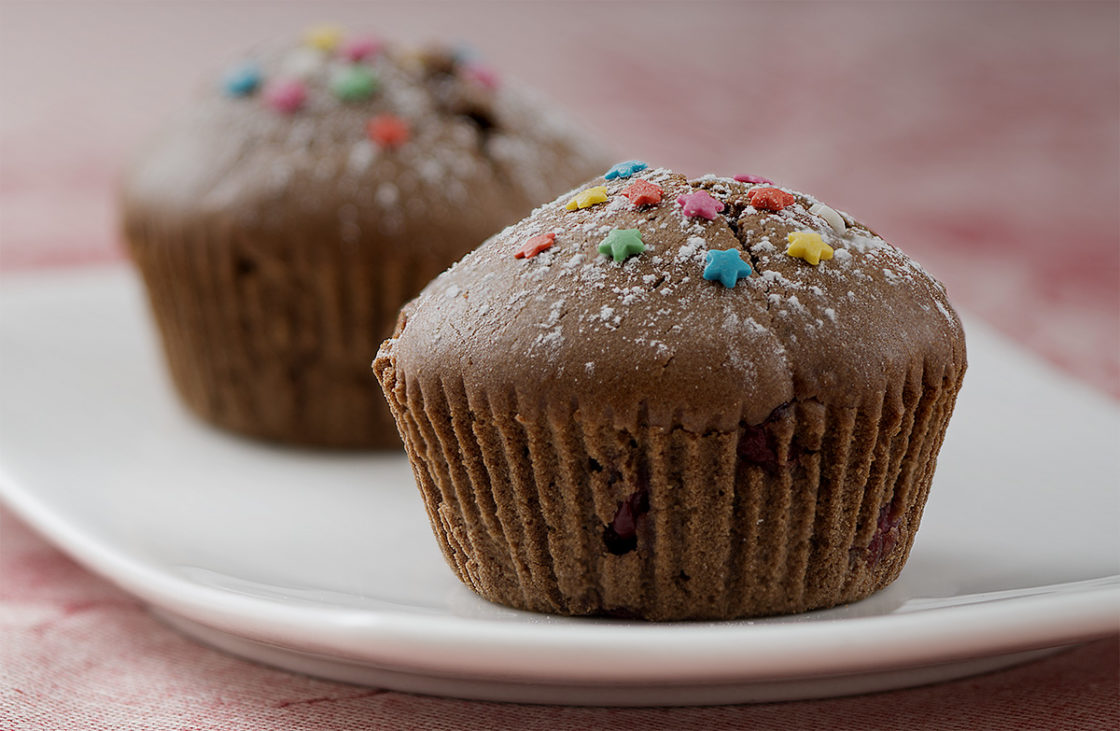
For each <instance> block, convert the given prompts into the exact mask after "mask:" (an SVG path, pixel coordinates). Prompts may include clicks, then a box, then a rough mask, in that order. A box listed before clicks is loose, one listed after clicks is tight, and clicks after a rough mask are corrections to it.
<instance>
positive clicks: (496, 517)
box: [375, 351, 960, 620]
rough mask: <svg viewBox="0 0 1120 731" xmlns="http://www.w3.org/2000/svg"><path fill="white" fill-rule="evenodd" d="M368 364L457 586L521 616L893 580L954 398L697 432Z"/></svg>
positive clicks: (672, 610)
mask: <svg viewBox="0 0 1120 731" xmlns="http://www.w3.org/2000/svg"><path fill="white" fill-rule="evenodd" d="M375 369H376V370H377V372H378V377H379V378H380V380H381V381H382V384H383V386H384V388H385V391H386V394H387V396H388V398H389V402H390V405H391V408H392V410H393V412H394V414H395V416H396V418H397V423H398V427H399V428H400V430H401V435H402V437H403V438H404V441H405V445H406V448H407V450H408V454H409V457H410V459H411V461H412V466H413V471H414V473H415V476H416V480H417V483H418V485H419V488H420V492H421V493H422V495H423V497H424V501H425V504H426V506H427V510H428V515H429V517H430V518H431V521H432V526H433V529H434V531H435V534H436V537H437V539H438V541H439V543H440V546H441V548H442V549H443V553H444V555H445V557H446V558H447V561H448V563H449V564H450V565H451V567H452V568H453V569H454V571H455V573H456V574H457V575H458V576H459V578H460V579H461V580H462V581H463V582H464V583H466V584H467V585H468V586H470V587H472V588H473V589H474V590H475V591H477V592H478V593H479V594H480V595H482V596H483V597H485V598H487V599H490V600H492V601H495V602H498V603H500V604H505V605H508V606H511V607H516V608H520V609H527V610H532V611H539V612H549V613H557V614H571V615H612V616H623V617H640V618H645V619H651V620H683V619H731V618H740V617H752V616H763V615H772V614H785V613H793V612H803V611H807V610H810V609H816V608H823V607H829V606H834V605H837V604H842V603H846V602H851V601H855V600H858V599H862V598H864V597H866V596H868V595H869V594H871V593H873V592H874V591H877V590H878V589H881V588H882V587H884V586H886V585H887V584H889V583H890V582H891V581H893V580H894V579H895V578H896V577H897V576H898V573H899V572H900V571H901V570H902V567H903V565H904V564H905V562H906V558H907V556H908V555H909V551H910V547H911V545H912V542H913V538H914V533H915V531H916V530H917V528H918V524H919V522H920V520H921V514H922V508H923V506H924V505H925V501H926V496H927V494H928V491H929V485H930V481H931V479H932V477H933V471H934V465H935V462H936V457H937V453H938V450H939V449H940V446H941V441H942V438H943V436H944V432H945V427H946V425H947V423H948V420H949V416H950V414H951V412H952V408H953V404H954V402H955V399H956V394H957V391H958V389H959V386H960V378H959V375H958V374H954V375H953V376H952V379H953V380H949V379H947V378H943V374H942V373H940V372H938V373H935V374H934V373H925V372H924V371H923V368H922V367H921V366H920V365H918V366H915V367H914V368H912V369H911V370H910V372H909V373H908V374H907V376H906V377H905V379H904V382H902V383H899V384H896V385H895V386H894V387H892V388H888V389H887V391H886V393H884V394H883V396H882V398H880V399H876V400H874V401H871V402H869V403H866V404H864V405H862V406H860V407H858V408H842V407H829V406H826V405H824V404H821V403H819V402H817V401H814V400H805V401H800V402H793V403H790V404H785V405H783V406H781V407H779V408H777V409H775V410H774V412H773V413H772V414H771V415H770V417H769V418H768V419H767V420H766V422H764V423H763V424H759V425H745V424H743V425H741V426H740V427H739V429H738V430H736V431H734V432H729V433H721V432H715V433H705V434H697V433H692V432H688V431H686V430H684V429H683V428H671V429H666V428H660V427H654V426H643V424H645V423H647V420H645V419H644V418H643V414H642V413H637V414H632V415H626V418H624V419H621V420H619V419H615V418H612V417H613V416H617V415H612V414H608V413H605V412H599V411H596V410H594V409H593V408H592V407H589V406H586V405H582V406H581V405H578V404H547V403H546V404H541V403H540V402H539V398H540V397H539V396H536V395H534V396H529V395H526V394H521V395H520V396H519V395H518V394H515V393H512V392H510V393H484V392H479V391H472V390H470V389H468V388H466V387H465V386H464V384H463V383H462V382H461V381H458V380H455V379H451V378H447V379H444V380H440V379H439V378H436V377H431V376H430V375H428V374H425V376H424V377H421V378H408V377H406V376H405V374H401V373H397V372H396V370H395V366H394V364H393V363H392V357H391V356H389V355H386V353H385V351H383V352H382V354H381V356H380V357H379V358H378V360H377V361H376V363H375ZM639 411H640V410H639ZM619 423H634V424H637V425H638V426H637V428H636V429H629V428H618V427H617V426H616V425H617V424H619Z"/></svg>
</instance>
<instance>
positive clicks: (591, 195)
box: [564, 185, 607, 211]
mask: <svg viewBox="0 0 1120 731" xmlns="http://www.w3.org/2000/svg"><path fill="white" fill-rule="evenodd" d="M606 202H607V187H606V186H605V185H596V186H595V187H594V188H588V189H587V190H581V191H580V192H579V193H577V194H576V197H575V198H572V199H571V200H570V201H568V205H566V206H564V207H565V208H567V209H568V210H569V211H574V210H576V209H577V208H590V207H591V206H593V205H595V204H596V203H606Z"/></svg>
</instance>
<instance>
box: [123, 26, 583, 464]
mask: <svg viewBox="0 0 1120 731" xmlns="http://www.w3.org/2000/svg"><path fill="white" fill-rule="evenodd" d="M562 117H563V115H562V114H560V113H558V112H557V110H556V109H555V107H552V106H548V105H546V104H545V103H543V102H542V101H540V100H538V99H535V98H533V97H532V96H531V95H529V94H528V93H527V92H525V91H523V90H519V89H517V88H513V87H512V86H511V85H509V84H506V83H502V82H500V81H499V80H498V78H497V77H496V75H495V74H494V73H493V72H492V71H491V70H490V69H488V68H487V67H485V66H483V65H480V64H478V63H476V62H474V61H472V60H469V59H465V58H464V57H463V56H462V55H461V54H456V53H453V52H452V51H450V50H448V49H442V48H434V49H427V50H408V49H397V48H395V47H393V46H389V45H386V44H383V43H382V42H380V41H379V40H378V39H376V38H374V37H371V36H363V35H351V34H348V33H345V32H342V31H341V30H339V29H336V28H332V27H322V28H316V29H312V30H311V31H308V33H307V34H306V35H305V37H304V38H303V39H301V40H300V41H298V42H292V43H279V44H273V45H264V46H261V47H260V48H257V49H254V50H252V51H250V52H248V53H247V54H245V56H244V57H243V58H242V59H239V60H238V61H237V62H236V63H234V64H231V66H230V67H229V68H228V69H227V71H226V73H225V74H224V75H223V76H222V77H221V78H218V79H214V80H213V83H211V84H210V85H209V88H208V89H206V90H205V91H204V93H202V94H201V95H200V96H199V97H198V98H197V99H196V100H194V101H193V102H192V103H191V105H190V106H189V107H188V108H187V109H185V110H184V112H183V113H182V114H181V115H180V116H179V117H178V118H176V119H175V120H174V121H173V122H172V123H171V124H170V125H169V126H168V127H167V128H166V129H165V130H163V131H162V133H161V134H159V135H158V136H156V137H155V138H154V139H153V140H152V141H151V142H150V143H149V144H148V145H147V146H146V147H145V148H144V150H143V152H142V154H140V156H139V157H138V158H137V160H136V161H135V163H134V164H133V165H132V166H131V168H130V169H129V171H128V173H127V175H126V178H125V180H124V185H123V192H122V219H123V233H124V238H125V239H126V241H127V244H128V248H129V250H130V252H131V256H132V258H133V260H134V261H135V263H136V265H137V267H138V268H139V270H140V273H141V274H142V276H143V279H144V282H145V285H146V287H147V293H148V297H149V300H150V303H151V308H152V311H153V313H154V315H155V320H156V323H157V325H158V328H159V331H160V333H161V337H162V342H163V346H164V350H165V353H166V356H167V362H168V365H169V367H170V371H171V375H172V380H173V382H174V384H175V387H176V388H177V390H178V392H179V394H180V395H181V397H182V399H183V401H184V402H185V403H186V404H187V405H188V406H189V407H190V408H191V409H192V410H193V411H194V412H196V413H197V414H198V415H200V416H201V417H202V418H204V419H205V420H207V421H209V422H211V423H213V424H215V425H218V426H220V427H223V428H225V429H229V430H231V431H234V432H238V433H241V434H244V435H248V436H252V437H259V438H263V439H268V440H276V441H280V442H286V443H291V444H296V445H308V446H323V447H355V448H399V447H400V441H399V438H398V436H397V432H396V429H395V427H394V425H393V421H392V418H391V417H390V415H389V412H388V410H387V409H386V406H385V403H384V399H383V397H382V396H381V394H380V392H379V391H378V389H377V386H376V384H375V383H373V382H372V381H371V379H370V378H369V364H370V361H371V360H372V359H373V356H374V354H375V353H376V351H377V346H378V343H379V342H380V341H381V340H382V339H383V338H384V337H386V336H387V335H388V334H390V332H391V330H392V326H393V323H394V321H395V319H396V314H397V311H398V309H399V308H400V306H401V305H402V304H403V303H404V302H406V301H408V300H409V299H410V298H412V297H413V296H415V295H416V294H417V293H418V292H419V291H420V289H421V288H422V287H423V286H424V285H425V284H426V283H427V282H428V281H429V280H430V279H431V278H432V277H434V276H435V275H436V274H438V273H439V272H440V271H442V270H443V269H445V268H446V267H447V266H448V265H449V264H451V263H452V262H454V261H455V260H456V259H458V258H459V257H460V256H462V255H463V254H465V253H466V252H467V251H469V250H470V249H472V248H474V247H475V246H477V245H478V244H479V243H480V242H482V241H483V240H484V239H485V238H486V237H487V236H489V235H491V234H493V233H494V232H496V231H498V230H500V229H501V228H502V227H503V226H506V225H507V224H510V223H512V222H514V221H516V220H517V219H518V218H520V217H521V216H523V215H525V214H526V213H527V212H528V211H529V210H530V209H531V208H532V207H533V206H534V205H536V204H538V203H540V202H541V201H544V200H548V199H550V198H552V197H553V196H555V195H556V194H558V193H560V192H561V191H564V190H567V189H569V188H570V187H572V185H574V184H575V183H577V182H579V181H580V180H582V179H584V178H586V177H587V176H588V175H591V174H593V173H594V172H595V171H596V170H598V169H599V168H600V166H601V164H602V158H601V157H600V156H599V154H598V153H597V152H596V150H595V149H594V145H593V144H589V143H588V141H587V140H586V139H581V138H580V137H579V136H578V135H577V133H576V131H575V130H574V129H573V128H572V127H571V126H570V125H569V124H568V123H567V122H565V121H564V120H563V118H562Z"/></svg>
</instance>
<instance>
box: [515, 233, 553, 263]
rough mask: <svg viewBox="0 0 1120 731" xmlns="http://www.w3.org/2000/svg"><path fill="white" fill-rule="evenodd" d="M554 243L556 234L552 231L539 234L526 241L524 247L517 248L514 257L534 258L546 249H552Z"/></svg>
mask: <svg viewBox="0 0 1120 731" xmlns="http://www.w3.org/2000/svg"><path fill="white" fill-rule="evenodd" d="M554 243H556V234H554V233H552V232H549V233H546V234H537V235H536V236H533V237H531V238H530V239H529V240H528V241H526V242H525V243H524V244H523V245H522V247H521V248H520V249H518V250H517V253H516V254H514V255H513V258H515V259H532V258H533V257H534V256H536V255H537V254H539V253H541V252H542V251H544V250H545V249H551V248H552V245H553V244H554Z"/></svg>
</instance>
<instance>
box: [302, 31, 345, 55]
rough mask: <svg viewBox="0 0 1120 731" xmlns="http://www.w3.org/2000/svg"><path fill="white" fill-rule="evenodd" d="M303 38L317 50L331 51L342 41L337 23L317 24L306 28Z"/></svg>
mask: <svg viewBox="0 0 1120 731" xmlns="http://www.w3.org/2000/svg"><path fill="white" fill-rule="evenodd" d="M303 40H304V42H305V43H306V44H307V45H309V46H311V47H312V48H314V49H315V50H317V51H333V50H334V49H335V46H337V45H338V44H339V43H340V42H341V41H342V28H339V27H338V26H337V25H317V26H315V27H313V28H308V29H307V33H305V34H304V36H303Z"/></svg>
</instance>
